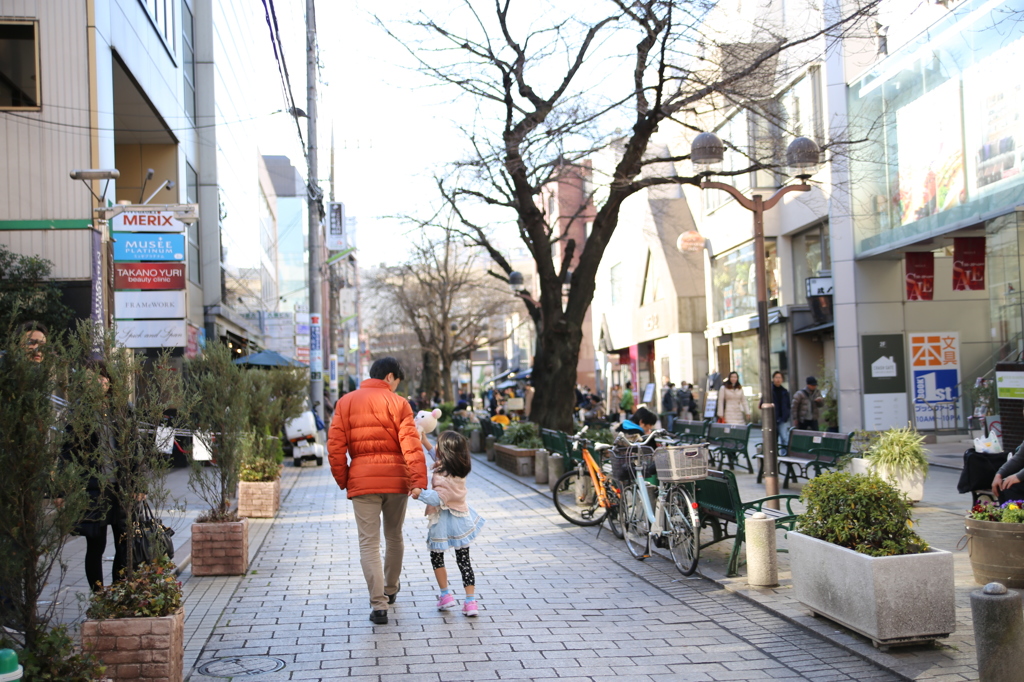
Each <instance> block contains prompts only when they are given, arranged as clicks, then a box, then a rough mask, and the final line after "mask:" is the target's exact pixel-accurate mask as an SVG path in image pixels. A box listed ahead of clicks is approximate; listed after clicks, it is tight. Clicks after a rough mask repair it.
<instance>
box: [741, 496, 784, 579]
mask: <svg viewBox="0 0 1024 682" xmlns="http://www.w3.org/2000/svg"><path fill="white" fill-rule="evenodd" d="M746 536H747V537H746V542H747V584H748V585H750V586H751V587H775V586H776V585H778V584H779V555H778V554H777V553H776V551H775V519H770V518H768V517H767V516H766V515H765V514H764V513H763V512H757V513H755V514H754V515H753V516H751V517H750V518H749V519H747V522H746Z"/></svg>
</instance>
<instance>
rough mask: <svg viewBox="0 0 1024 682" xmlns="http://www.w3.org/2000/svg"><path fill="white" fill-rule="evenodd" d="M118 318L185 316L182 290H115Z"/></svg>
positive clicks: (142, 318) (153, 318) (115, 313)
mask: <svg viewBox="0 0 1024 682" xmlns="http://www.w3.org/2000/svg"><path fill="white" fill-rule="evenodd" d="M114 317H115V318H116V319H118V320H157V319H167V318H172V317H185V292H184V291H115V292H114Z"/></svg>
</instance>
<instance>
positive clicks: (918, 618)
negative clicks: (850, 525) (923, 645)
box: [787, 532, 956, 651]
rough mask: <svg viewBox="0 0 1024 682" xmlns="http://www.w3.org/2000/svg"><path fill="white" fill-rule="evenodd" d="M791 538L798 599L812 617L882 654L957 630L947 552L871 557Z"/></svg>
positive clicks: (794, 534)
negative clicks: (841, 629)
mask: <svg viewBox="0 0 1024 682" xmlns="http://www.w3.org/2000/svg"><path fill="white" fill-rule="evenodd" d="M787 538H788V539H789V559H790V570H791V571H792V575H793V592H794V596H795V597H796V598H797V600H799V601H800V602H801V603H803V604H804V605H806V606H807V607H808V608H809V609H810V610H811V614H812V615H814V616H819V615H821V616H825V617H827V618H829V619H831V620H834V621H836V622H837V623H839V624H841V625H844V626H846V627H848V628H849V629H851V630H854V631H855V632H859V633H860V634H862V635H864V636H865V637H868V638H869V639H871V640H872V642H873V643H874V645H875V646H876V647H879V648H881V649H882V650H883V651H884V650H886V649H888V648H889V647H890V646H895V645H904V644H916V643H920V642H927V641H931V640H934V639H938V638H940V637H946V636H948V635H949V633H951V632H953V631H955V630H956V608H955V605H954V596H955V593H954V585H953V555H952V554H950V553H949V552H946V551H943V550H935V549H933V550H930V551H928V552H925V553H924V554H908V555H904V556H891V557H871V556H868V555H866V554H860V553H859V552H854V551H853V550H852V549H846V548H845V547H840V546H839V545H834V544H832V543H831V542H825V541H824V540H818V539H817V538H812V537H809V536H807V535H804V534H802V533H797V532H790V533H788V534H787Z"/></svg>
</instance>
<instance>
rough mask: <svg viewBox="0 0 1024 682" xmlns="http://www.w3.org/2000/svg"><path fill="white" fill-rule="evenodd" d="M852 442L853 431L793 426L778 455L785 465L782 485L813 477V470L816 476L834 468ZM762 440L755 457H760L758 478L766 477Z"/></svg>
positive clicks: (785, 486) (758, 458) (758, 479)
mask: <svg viewBox="0 0 1024 682" xmlns="http://www.w3.org/2000/svg"><path fill="white" fill-rule="evenodd" d="M852 444H853V434H852V433H832V432H830V431H803V430H801V429H793V430H792V431H790V432H789V445H787V446H786V448H785V451H784V452H783V453H782V454H780V455H779V466H780V467H781V466H785V467H786V474H785V479H784V480H783V482H782V487H783V488H788V487H789V484H790V482H793V483H796V481H797V479H798V478H806V479H808V480H809V479H810V478H811V474H812V473H813V475H815V476H817V475H818V474H820V473H821V472H822V471H824V470H826V469H834V468H835V467H836V465H837V464H839V461H840V460H842V459H843V458H844V457H846V456H847V455H849V454H850V447H851V446H852ZM761 448H762V444H760V443H759V444H758V446H757V451H758V452H757V454H756V455H754V459H757V460H759V465H760V468H759V469H758V471H757V482H758V483H760V482H761V479H762V478H763V477H764V454H763V453H762V452H761Z"/></svg>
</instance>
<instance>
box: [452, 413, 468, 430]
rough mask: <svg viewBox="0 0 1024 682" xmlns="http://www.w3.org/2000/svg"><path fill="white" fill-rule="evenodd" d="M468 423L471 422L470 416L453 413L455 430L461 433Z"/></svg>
mask: <svg viewBox="0 0 1024 682" xmlns="http://www.w3.org/2000/svg"><path fill="white" fill-rule="evenodd" d="M468 423H469V419H468V418H466V417H462V416H460V415H457V414H453V415H452V428H453V429H454V430H456V431H458V432H459V433H462V430H463V429H464V428H466V424H468Z"/></svg>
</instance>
